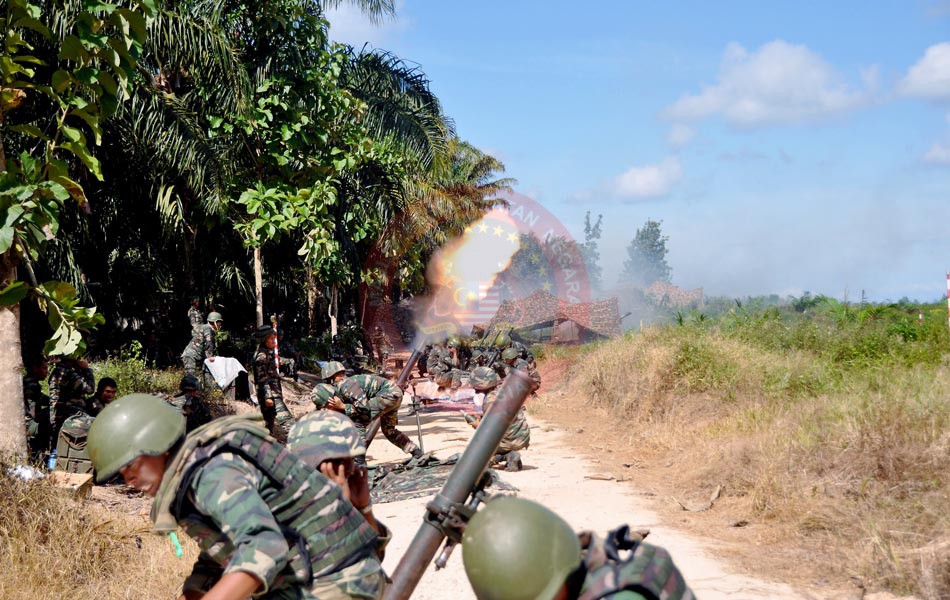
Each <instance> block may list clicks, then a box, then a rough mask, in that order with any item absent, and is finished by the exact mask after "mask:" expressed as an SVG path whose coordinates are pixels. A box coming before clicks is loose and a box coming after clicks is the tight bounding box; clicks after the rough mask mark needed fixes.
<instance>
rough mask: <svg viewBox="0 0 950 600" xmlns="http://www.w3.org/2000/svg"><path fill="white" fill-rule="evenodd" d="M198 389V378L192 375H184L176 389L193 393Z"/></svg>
mask: <svg viewBox="0 0 950 600" xmlns="http://www.w3.org/2000/svg"><path fill="white" fill-rule="evenodd" d="M199 387H200V384H199V383H198V378H197V377H195V376H194V375H185V376H184V377H182V378H181V381H180V382H179V383H178V389H179V391H182V392H189V391H191V392H193V391H196V390H197V389H198V388H199Z"/></svg>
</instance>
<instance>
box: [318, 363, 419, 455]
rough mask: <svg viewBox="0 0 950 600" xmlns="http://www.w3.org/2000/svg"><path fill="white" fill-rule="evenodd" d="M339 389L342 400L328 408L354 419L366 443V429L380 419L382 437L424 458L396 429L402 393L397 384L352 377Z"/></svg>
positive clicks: (341, 384)
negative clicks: (374, 420)
mask: <svg viewBox="0 0 950 600" xmlns="http://www.w3.org/2000/svg"><path fill="white" fill-rule="evenodd" d="M338 381H339V379H338ZM336 389H337V394H338V395H339V397H338V398H332V399H330V401H329V402H328V403H327V407H328V408H330V409H333V410H337V411H341V410H342V411H343V412H345V413H346V416H348V417H350V418H351V419H353V422H354V423H355V424H356V426H357V428H358V429H359V430H360V434H361V435H362V436H363V438H364V440H365V437H366V428H367V427H369V424H370V423H371V422H372V421H373V419H377V418H378V419H379V420H380V422H379V426H380V429H382V431H383V435H384V436H386V439H387V440H389V441H390V443H392V445H394V446H396V447H397V448H399V449H400V450H402V451H403V452H405V453H406V454H411V455H412V456H413V458H420V457H421V456H422V450H421V449H420V448H419V447H418V446H416V445H415V444H414V443H412V440H410V439H409V437H408V436H407V435H406V434H405V433H403V432H401V431H399V429H397V428H396V425H397V420H398V415H397V413H398V411H399V405H400V404H402V390H401V389H399V387H398V386H396V384H394V383H393V382H392V381H390V380H388V379H386V378H385V377H380V376H379V375H353V376H352V377H347V378H346V379H343V380H342V381H339V383H338V384H337V386H336Z"/></svg>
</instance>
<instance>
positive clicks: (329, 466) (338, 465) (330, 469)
mask: <svg viewBox="0 0 950 600" xmlns="http://www.w3.org/2000/svg"><path fill="white" fill-rule="evenodd" d="M320 472H321V473H323V474H324V475H325V476H326V478H327V479H329V480H330V481H332V482H333V483H335V484H337V485H338V486H340V487H341V488H342V489H343V496H344V497H345V498H346V499H347V500H349V499H350V485H349V483H347V477H346V465H345V464H343V461H338V460H325V461H323V462H322V463H320Z"/></svg>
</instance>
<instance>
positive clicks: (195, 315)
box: [188, 298, 204, 335]
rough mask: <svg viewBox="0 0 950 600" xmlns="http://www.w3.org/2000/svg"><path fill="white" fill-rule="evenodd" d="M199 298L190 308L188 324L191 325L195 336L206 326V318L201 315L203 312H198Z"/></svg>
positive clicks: (192, 302)
mask: <svg viewBox="0 0 950 600" xmlns="http://www.w3.org/2000/svg"><path fill="white" fill-rule="evenodd" d="M198 302H199V300H198V298H195V299H194V300H192V301H191V306H190V307H188V322H189V323H191V333H192V335H194V334H195V332H197V331H198V330H199V329H201V326H202V325H203V324H204V317H203V316H202V314H201V311H200V310H198Z"/></svg>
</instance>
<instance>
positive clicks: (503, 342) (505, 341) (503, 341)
mask: <svg viewBox="0 0 950 600" xmlns="http://www.w3.org/2000/svg"><path fill="white" fill-rule="evenodd" d="M510 345H511V336H510V335H508V334H507V333H499V334H498V335H497V336H495V347H496V348H507V347H508V346H510Z"/></svg>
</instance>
